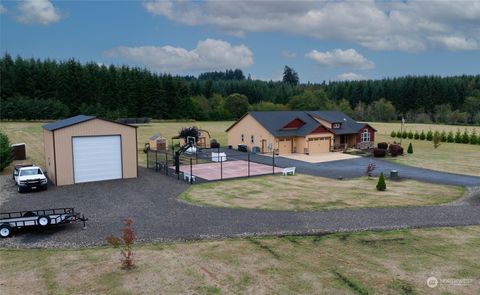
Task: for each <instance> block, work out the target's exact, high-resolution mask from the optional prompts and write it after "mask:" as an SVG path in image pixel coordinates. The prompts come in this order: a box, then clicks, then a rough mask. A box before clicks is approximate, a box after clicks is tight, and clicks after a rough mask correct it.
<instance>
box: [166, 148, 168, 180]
mask: <svg viewBox="0 0 480 295" xmlns="http://www.w3.org/2000/svg"><path fill="white" fill-rule="evenodd" d="M165 175H168V151H166V153H165Z"/></svg>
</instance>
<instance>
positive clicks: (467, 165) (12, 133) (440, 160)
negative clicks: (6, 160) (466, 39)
mask: <svg viewBox="0 0 480 295" xmlns="http://www.w3.org/2000/svg"><path fill="white" fill-rule="evenodd" d="M42 124H44V123H43V122H0V129H1V130H3V131H4V132H6V134H7V135H8V136H9V137H10V141H11V142H12V143H20V142H25V143H26V144H27V156H28V160H29V161H31V162H34V163H36V164H38V165H41V166H44V164H45V163H44V162H45V160H44V157H43V131H42V128H41V125H42ZM231 124H233V122H232V121H220V122H154V123H150V124H142V125H138V127H139V128H138V148H139V158H138V159H139V163H140V165H143V166H144V165H146V157H145V154H143V152H142V150H143V147H144V144H145V143H146V142H148V137H149V136H151V135H154V134H156V133H161V134H162V135H163V136H165V137H166V138H171V137H172V136H174V135H177V134H178V132H179V131H180V129H181V128H182V127H188V126H198V127H199V128H203V129H206V130H208V131H209V132H210V134H211V136H212V138H215V139H217V140H218V141H219V142H220V144H222V145H224V146H225V145H226V144H227V134H226V133H225V130H226V129H227V128H228V127H229V126H230V125H231ZM370 124H371V125H372V126H373V127H374V128H376V129H377V130H378V132H377V134H376V141H377V142H381V141H386V142H393V141H398V139H397V138H391V137H390V132H391V131H392V130H399V129H400V124H399V123H375V122H373V123H370ZM465 128H467V129H468V130H472V129H477V133H480V127H479V126H476V127H475V126H452V125H435V124H406V127H405V130H407V131H408V130H412V131H415V130H419V131H421V130H424V131H425V132H426V131H428V130H432V131H435V130H439V131H442V130H445V131H447V132H448V131H449V130H452V131H456V130H457V129H460V130H461V131H462V132H463V130H464V129H465ZM409 142H412V144H413V148H414V153H413V154H411V155H410V154H407V155H405V156H402V157H397V158H389V160H391V161H394V162H397V163H401V164H405V165H411V166H416V167H424V168H429V169H433V170H439V171H447V172H452V173H460V174H466V175H474V176H478V175H480V145H470V144H456V143H443V144H442V145H441V146H440V147H439V148H437V149H434V148H433V143H432V142H429V141H422V140H409V139H405V140H402V143H403V145H404V146H405V147H406V146H407V145H408V143H409ZM169 144H170V140H169ZM6 171H8V169H7V170H6ZM4 173H7V172H4Z"/></svg>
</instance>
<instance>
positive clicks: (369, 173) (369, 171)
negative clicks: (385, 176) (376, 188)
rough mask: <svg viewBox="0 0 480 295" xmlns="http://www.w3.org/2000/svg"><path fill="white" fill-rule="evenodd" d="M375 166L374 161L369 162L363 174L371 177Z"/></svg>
mask: <svg viewBox="0 0 480 295" xmlns="http://www.w3.org/2000/svg"><path fill="white" fill-rule="evenodd" d="M376 167H377V165H375V164H374V163H369V164H368V166H367V170H365V175H367V176H368V177H372V174H373V170H375V168H376Z"/></svg>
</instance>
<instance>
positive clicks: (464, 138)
mask: <svg viewBox="0 0 480 295" xmlns="http://www.w3.org/2000/svg"><path fill="white" fill-rule="evenodd" d="M462 143H470V136H469V135H468V132H467V129H465V130H464V131H463V134H462Z"/></svg>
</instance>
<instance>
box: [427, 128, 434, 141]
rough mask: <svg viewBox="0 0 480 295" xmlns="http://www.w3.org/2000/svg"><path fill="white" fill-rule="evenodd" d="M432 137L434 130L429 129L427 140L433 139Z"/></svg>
mask: <svg viewBox="0 0 480 295" xmlns="http://www.w3.org/2000/svg"><path fill="white" fill-rule="evenodd" d="M432 139H433V132H432V130H428V132H427V140H428V141H432Z"/></svg>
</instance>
